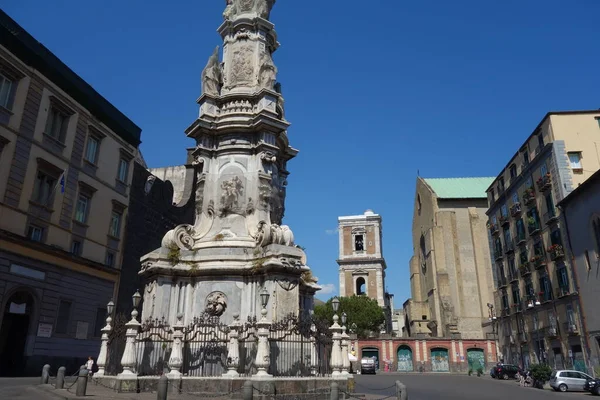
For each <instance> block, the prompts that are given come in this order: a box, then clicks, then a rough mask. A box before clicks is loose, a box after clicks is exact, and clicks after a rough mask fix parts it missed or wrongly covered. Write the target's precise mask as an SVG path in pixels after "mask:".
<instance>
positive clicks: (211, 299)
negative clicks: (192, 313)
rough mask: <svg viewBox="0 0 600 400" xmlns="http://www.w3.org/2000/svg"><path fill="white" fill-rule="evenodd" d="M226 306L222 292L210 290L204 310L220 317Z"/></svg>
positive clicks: (225, 298) (225, 299)
mask: <svg viewBox="0 0 600 400" xmlns="http://www.w3.org/2000/svg"><path fill="white" fill-rule="evenodd" d="M226 308H227V297H225V294H224V293H223V292H212V293H211V294H209V295H208V297H207V298H206V307H205V309H204V311H206V313H207V314H209V315H211V316H213V317H220V316H221V315H223V313H224V312H225V309H226Z"/></svg>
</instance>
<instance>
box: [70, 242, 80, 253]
mask: <svg viewBox="0 0 600 400" xmlns="http://www.w3.org/2000/svg"><path fill="white" fill-rule="evenodd" d="M71 253H72V254H74V255H76V256H80V255H81V242H80V241H79V240H73V241H72V242H71Z"/></svg>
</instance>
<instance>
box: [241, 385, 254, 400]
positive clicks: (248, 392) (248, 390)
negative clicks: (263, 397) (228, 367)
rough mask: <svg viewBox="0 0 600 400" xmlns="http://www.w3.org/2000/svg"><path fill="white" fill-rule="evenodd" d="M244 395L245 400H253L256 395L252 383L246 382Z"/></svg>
mask: <svg viewBox="0 0 600 400" xmlns="http://www.w3.org/2000/svg"><path fill="white" fill-rule="evenodd" d="M242 395H243V399H244V400H252V396H253V395H254V388H253V387H252V381H246V382H244V387H243V389H242Z"/></svg>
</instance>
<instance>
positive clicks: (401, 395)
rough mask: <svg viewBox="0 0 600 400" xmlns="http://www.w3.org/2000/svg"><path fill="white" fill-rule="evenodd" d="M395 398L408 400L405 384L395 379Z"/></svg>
mask: <svg viewBox="0 0 600 400" xmlns="http://www.w3.org/2000/svg"><path fill="white" fill-rule="evenodd" d="M396 398H397V399H398V400H408V393H407V392H406V385H405V384H404V383H402V382H400V381H396Z"/></svg>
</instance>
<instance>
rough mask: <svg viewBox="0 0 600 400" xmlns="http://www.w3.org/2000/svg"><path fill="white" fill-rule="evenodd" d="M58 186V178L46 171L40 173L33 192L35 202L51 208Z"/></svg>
mask: <svg viewBox="0 0 600 400" xmlns="http://www.w3.org/2000/svg"><path fill="white" fill-rule="evenodd" d="M55 186H56V178H55V177H53V176H50V175H49V174H47V173H46V172H44V171H38V173H37V177H36V180H35V188H34V192H33V201H35V202H36V203H39V204H43V205H45V206H49V205H50V202H51V200H52V194H53V192H54V188H55Z"/></svg>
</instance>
